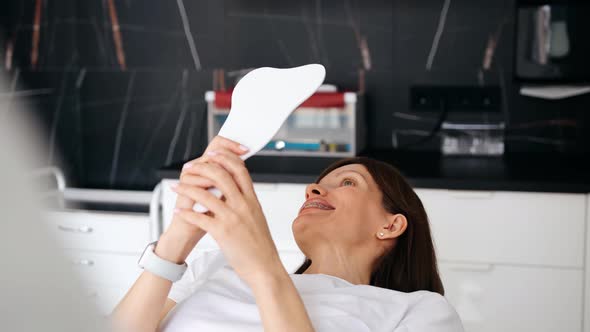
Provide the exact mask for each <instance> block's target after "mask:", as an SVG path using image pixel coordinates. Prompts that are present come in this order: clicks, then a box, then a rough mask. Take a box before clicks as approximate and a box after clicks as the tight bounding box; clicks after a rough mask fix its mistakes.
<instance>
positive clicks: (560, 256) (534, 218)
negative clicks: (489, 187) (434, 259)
mask: <svg viewBox="0 0 590 332" xmlns="http://www.w3.org/2000/svg"><path fill="white" fill-rule="evenodd" d="M418 195H419V196H420V198H421V199H422V202H423V203H424V206H425V208H426V210H427V212H428V217H429V218H430V223H431V225H432V230H433V234H434V238H435V241H436V246H437V249H438V257H439V258H440V259H444V260H454V261H467V262H496V263H506V264H526V265H543V266H558V267H570V268H582V267H583V266H584V241H585V236H584V231H585V213H586V212H585V211H586V208H585V204H586V197H585V195H575V194H547V193H516V192H476V191H453V190H424V189H422V190H418Z"/></svg>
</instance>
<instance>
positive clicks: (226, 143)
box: [205, 135, 249, 156]
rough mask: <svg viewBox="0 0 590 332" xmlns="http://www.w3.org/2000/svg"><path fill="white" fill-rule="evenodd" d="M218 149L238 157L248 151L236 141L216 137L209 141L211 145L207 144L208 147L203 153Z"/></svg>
mask: <svg viewBox="0 0 590 332" xmlns="http://www.w3.org/2000/svg"><path fill="white" fill-rule="evenodd" d="M219 148H225V149H227V150H229V151H232V152H233V153H235V154H237V155H239V156H241V155H243V154H244V153H246V152H248V151H249V149H248V147H246V146H244V145H241V144H240V143H238V142H236V141H232V140H230V139H228V138H225V137H223V136H219V135H217V136H215V137H214V138H213V140H211V143H209V146H208V147H207V149H206V150H205V152H209V151H213V150H219Z"/></svg>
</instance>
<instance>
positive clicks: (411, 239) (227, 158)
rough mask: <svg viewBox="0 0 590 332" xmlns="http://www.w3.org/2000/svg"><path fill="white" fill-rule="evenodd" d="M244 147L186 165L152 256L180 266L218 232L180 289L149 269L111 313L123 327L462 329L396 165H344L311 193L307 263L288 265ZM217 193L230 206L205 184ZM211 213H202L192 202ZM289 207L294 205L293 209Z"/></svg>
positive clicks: (300, 223)
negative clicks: (215, 247) (214, 249)
mask: <svg viewBox="0 0 590 332" xmlns="http://www.w3.org/2000/svg"><path fill="white" fill-rule="evenodd" d="M246 150H247V149H246V148H245V147H242V146H240V145H239V144H237V143H235V142H232V141H230V140H227V139H224V138H221V137H216V138H215V139H214V140H213V141H212V142H211V144H210V145H209V147H208V148H207V151H206V153H205V155H204V156H203V157H201V158H199V159H197V160H195V161H193V162H190V163H188V164H186V165H185V166H184V168H183V170H182V173H181V176H180V183H179V185H178V186H177V187H175V188H174V191H175V192H177V193H178V195H179V196H178V199H177V203H176V206H177V209H176V210H175V216H174V218H173V221H172V223H171V225H170V227H169V228H168V229H167V230H166V231H165V232H164V234H162V236H161V237H160V240H159V241H158V243H157V245H156V247H155V249H154V253H155V255H156V256H158V257H160V258H162V259H164V260H167V261H170V262H174V263H175V264H181V263H182V262H184V260H185V259H186V257H187V256H188V254H189V253H190V252H191V250H192V249H193V248H194V246H195V245H196V244H197V242H198V241H199V240H200V239H201V238H202V237H203V236H204V235H205V234H206V233H209V234H211V236H212V237H213V238H214V239H215V240H216V241H217V243H218V244H219V246H220V249H221V252H222V253H223V254H217V255H215V254H210V255H205V256H203V257H202V258H201V259H198V260H196V261H195V262H191V267H190V270H189V271H187V272H186V273H185V274H184V276H183V278H182V280H180V281H179V282H177V283H175V284H174V286H173V285H172V282H170V281H168V280H166V279H164V278H161V277H159V276H157V275H154V274H152V273H150V272H148V271H144V272H143V273H142V274H141V276H140V277H139V278H138V280H137V281H136V282H135V284H134V285H133V287H132V288H131V289H130V290H129V292H128V293H127V295H126V296H125V297H124V298H123V300H122V301H121V303H120V304H119V305H118V306H117V308H116V309H115V311H114V313H113V318H114V321H115V324H116V325H117V326H119V327H121V328H122V329H124V330H131V331H155V330H157V329H158V328H160V329H162V330H164V331H183V330H186V331H189V330H190V331H260V330H262V329H264V331H314V330H315V331H445V332H446V331H462V326H461V322H460V320H459V318H458V316H457V315H456V313H455V311H454V310H453V308H452V307H451V306H450V305H449V304H448V303H447V302H446V300H445V299H444V297H443V296H442V295H443V294H444V290H443V286H442V283H441V280H440V278H439V275H438V271H437V266H436V257H435V253H434V248H433V244H432V239H431V236H430V230H429V226H428V220H427V216H426V212H425V211H424V207H423V206H422V203H421V202H420V199H419V198H418V196H417V195H416V194H415V192H414V191H413V190H412V188H411V187H410V186H409V185H408V184H407V182H406V181H405V180H404V179H403V178H402V176H401V175H400V174H399V173H398V172H397V171H396V170H395V169H394V168H393V167H391V166H389V165H387V164H385V163H381V162H377V161H374V160H371V159H367V158H353V159H345V160H343V161H340V162H337V163H336V164H334V165H332V166H330V167H329V168H328V169H326V170H325V171H324V172H323V173H322V174H321V175H320V176H319V178H318V181H316V183H312V184H310V185H309V186H308V187H307V188H306V192H305V197H306V202H305V203H304V204H303V206H302V207H301V210H300V212H299V214H298V216H297V218H296V219H295V221H294V222H293V225H292V230H293V234H294V237H295V240H296V242H297V245H298V246H299V248H300V249H301V250H302V252H303V253H304V254H305V256H306V257H307V258H308V259H307V260H306V261H305V263H304V264H303V266H301V268H300V269H299V270H298V271H297V273H296V274H294V275H289V274H288V273H287V272H286V271H285V269H284V267H283V266H282V264H281V261H280V259H279V254H278V252H277V249H276V247H275V244H274V243H273V241H272V239H271V236H270V231H269V228H268V225H267V223H266V220H265V217H264V214H263V213H262V209H261V208H260V205H259V203H258V200H257V198H256V195H255V193H254V189H253V186H252V181H251V179H250V177H249V174H248V171H247V169H246V168H245V166H244V163H243V161H242V160H241V159H240V158H239V155H241V154H243V153H245V152H246ZM211 186H215V187H217V188H219V189H220V190H221V192H222V193H223V195H224V199H221V200H220V199H217V198H216V197H215V196H213V195H212V194H210V193H209V192H208V191H207V190H206V189H205V188H208V187H211ZM195 201H196V202H199V203H201V204H202V205H204V206H206V207H207V208H208V209H209V211H210V212H208V213H207V214H201V213H196V212H194V211H192V209H191V207H192V206H193V204H194V202H195ZM285 203H286V204H288V202H285Z"/></svg>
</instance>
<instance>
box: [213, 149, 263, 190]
mask: <svg viewBox="0 0 590 332" xmlns="http://www.w3.org/2000/svg"><path fill="white" fill-rule="evenodd" d="M209 156H210V157H211V162H213V163H216V164H218V165H220V166H221V167H223V168H224V169H225V170H226V171H227V172H228V173H229V174H230V175H231V176H232V178H233V179H234V181H235V182H236V184H237V185H238V188H239V189H240V191H241V192H242V193H244V194H247V195H251V194H253V193H254V186H253V185H252V178H251V177H250V173H249V172H248V169H247V168H246V165H245V164H244V162H243V161H242V160H241V159H240V158H236V157H235V156H232V155H228V154H226V153H223V152H221V153H218V152H215V151H212V153H211V152H210V153H209Z"/></svg>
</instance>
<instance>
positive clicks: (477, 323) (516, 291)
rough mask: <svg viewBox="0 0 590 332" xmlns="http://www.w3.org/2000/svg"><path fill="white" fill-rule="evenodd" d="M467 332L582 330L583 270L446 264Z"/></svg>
mask: <svg viewBox="0 0 590 332" xmlns="http://www.w3.org/2000/svg"><path fill="white" fill-rule="evenodd" d="M439 268H440V273H441V277H442V279H443V284H444V286H445V293H446V294H445V296H446V297H447V298H448V299H449V302H450V303H451V304H453V306H454V307H455V309H456V310H457V312H458V313H459V316H460V317H461V320H462V321H463V325H464V326H465V330H466V331H467V332H488V331H489V332H492V331H493V332H496V331H503V332H521V331H536V332H543V331H547V332H551V331H581V325H582V289H583V271H582V270H578V269H557V268H532V267H519V266H502V265H487V264H457V263H455V264H454V263H449V262H441V263H440V264H439Z"/></svg>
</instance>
